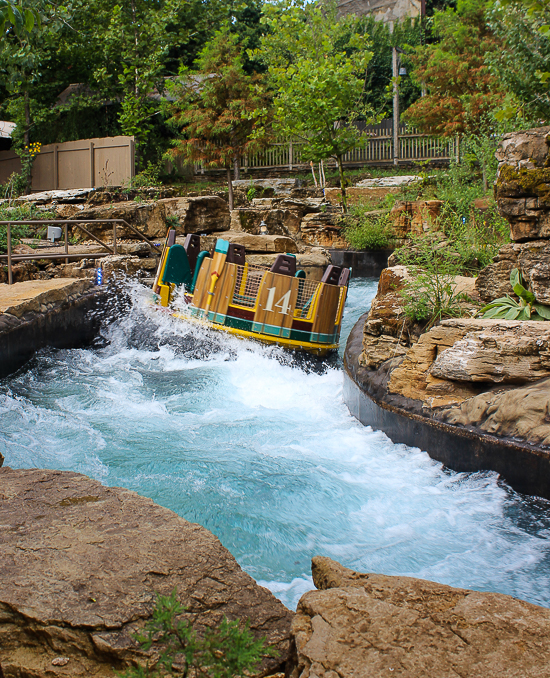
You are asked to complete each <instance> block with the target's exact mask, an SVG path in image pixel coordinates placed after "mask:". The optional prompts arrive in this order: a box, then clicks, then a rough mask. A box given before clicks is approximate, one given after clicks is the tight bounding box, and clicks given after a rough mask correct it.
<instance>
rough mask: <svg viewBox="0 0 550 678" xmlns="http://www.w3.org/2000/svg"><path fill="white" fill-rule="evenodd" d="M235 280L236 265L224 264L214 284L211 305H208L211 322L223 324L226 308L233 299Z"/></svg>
mask: <svg viewBox="0 0 550 678" xmlns="http://www.w3.org/2000/svg"><path fill="white" fill-rule="evenodd" d="M236 279H237V266H236V264H225V266H224V268H223V271H222V274H221V276H220V278H219V280H218V282H217V283H216V287H215V289H214V297H213V298H212V304H211V305H210V311H211V313H210V314H209V319H210V320H212V321H213V322H215V323H223V322H224V321H225V316H226V315H227V307H228V306H229V302H230V301H231V299H232V298H233V290H234V288H235V282H236ZM205 303H206V302H205ZM212 314H213V315H212Z"/></svg>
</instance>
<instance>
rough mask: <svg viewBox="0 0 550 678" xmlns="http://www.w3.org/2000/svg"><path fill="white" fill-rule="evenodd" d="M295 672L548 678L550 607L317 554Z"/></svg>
mask: <svg viewBox="0 0 550 678" xmlns="http://www.w3.org/2000/svg"><path fill="white" fill-rule="evenodd" d="M312 572H313V581H314V583H315V586H316V587H317V589H319V590H317V591H309V592H308V593H305V594H304V595H303V596H302V598H301V599H300V602H299V604H298V610H297V614H296V617H295V618H294V621H293V623H292V632H293V635H294V636H295V642H296V651H297V666H296V667H295V668H294V670H293V672H292V674H291V678H337V677H338V678H371V677H372V678H375V677H376V678H379V677H381V676H394V677H397V676H403V677H404V678H427V677H429V678H451V677H455V676H456V677H457V678H458V676H460V677H461V678H481V677H483V678H497V677H498V678H542V676H550V645H549V643H548V636H549V634H550V610H548V609H546V608H542V607H538V606H537V605H532V604H530V603H526V602H524V601H521V600H517V599H515V598H512V597H510V596H505V595H502V594H500V593H479V592H477V591H468V590H465V589H455V588H452V587H450V586H445V585H443V584H436V583H434V582H430V581H425V580H423V579H413V578H411V577H388V576H385V575H381V574H361V573H358V572H354V571H353V570H349V569H347V568H345V567H343V566H342V565H340V564H339V563H337V562H335V561H333V560H330V559H329V558H319V557H318V558H314V559H313V562H312Z"/></svg>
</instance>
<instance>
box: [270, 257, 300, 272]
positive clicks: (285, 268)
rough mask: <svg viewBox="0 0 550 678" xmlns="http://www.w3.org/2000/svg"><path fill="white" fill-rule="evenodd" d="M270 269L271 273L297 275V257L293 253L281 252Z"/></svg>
mask: <svg viewBox="0 0 550 678" xmlns="http://www.w3.org/2000/svg"><path fill="white" fill-rule="evenodd" d="M269 270H270V271H271V273H280V274H282V275H290V276H292V277H294V276H295V275H296V257H295V256H293V255H292V254H279V255H278V256H277V258H276V259H275V262H274V264H273V266H272V267H271V268H270V269H269Z"/></svg>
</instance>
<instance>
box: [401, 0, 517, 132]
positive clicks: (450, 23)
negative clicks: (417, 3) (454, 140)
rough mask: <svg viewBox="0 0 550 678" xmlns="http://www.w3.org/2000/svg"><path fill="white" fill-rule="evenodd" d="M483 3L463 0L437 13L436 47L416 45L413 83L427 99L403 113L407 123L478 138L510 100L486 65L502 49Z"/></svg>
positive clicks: (416, 103)
mask: <svg viewBox="0 0 550 678" xmlns="http://www.w3.org/2000/svg"><path fill="white" fill-rule="evenodd" d="M485 8H486V5H485V2H484V0H458V2H457V8H456V10H453V9H447V10H445V11H444V12H436V13H435V14H434V18H433V26H434V28H433V30H434V34H435V36H436V37H437V38H438V39H439V41H438V42H437V43H434V44H428V45H424V46H420V47H417V48H416V49H415V54H414V55H413V56H411V57H410V59H411V61H412V63H413V65H414V72H413V74H412V77H413V79H414V80H415V81H416V82H417V83H418V84H419V85H421V84H422V85H424V86H425V87H426V88H427V95H426V96H424V97H422V98H421V99H419V100H418V101H416V102H415V103H414V104H412V106H410V107H409V108H408V109H407V110H406V111H405V113H404V115H403V117H404V118H405V120H407V121H408V122H410V123H411V124H413V125H415V126H416V127H418V128H420V129H421V130H423V131H426V132H433V133H436V134H440V135H442V136H453V135H455V134H464V133H466V134H470V133H471V134H479V133H480V132H482V131H483V130H485V129H486V127H487V125H488V123H489V122H490V120H491V118H492V115H493V113H494V112H495V111H496V110H498V109H499V108H501V107H502V105H503V102H504V101H505V98H506V89H505V87H504V85H503V83H502V82H501V81H500V80H499V79H498V78H497V77H495V75H494V74H493V73H492V72H491V70H490V68H489V66H488V65H487V63H486V59H487V58H488V55H490V54H492V53H494V52H496V51H497V50H500V49H501V41H500V40H499V39H498V38H497V37H495V35H494V34H493V32H492V31H491V30H490V29H489V28H488V27H487V25H486V21H485Z"/></svg>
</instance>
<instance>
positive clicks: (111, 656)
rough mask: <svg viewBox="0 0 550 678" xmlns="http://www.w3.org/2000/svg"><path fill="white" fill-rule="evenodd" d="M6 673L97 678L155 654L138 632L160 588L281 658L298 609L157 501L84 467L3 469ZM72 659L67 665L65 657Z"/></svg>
mask: <svg viewBox="0 0 550 678" xmlns="http://www.w3.org/2000/svg"><path fill="white" fill-rule="evenodd" d="M0 498H1V501H0V524H1V525H2V528H3V529H2V535H3V536H2V549H1V550H0V580H1V585H0V674H1V675H3V676H5V678H8V677H10V678H11V677H15V676H20V677H22V676H25V677H30V676H32V677H33V678H42V677H44V678H45V677H46V676H48V678H52V677H55V676H70V677H71V678H73V677H78V676H97V677H103V676H105V678H107V676H109V678H112V676H113V674H114V670H115V669H117V670H120V669H123V668H124V667H126V666H129V665H132V664H135V663H140V662H141V663H143V662H144V661H145V659H146V657H145V656H144V654H143V653H142V652H141V650H140V649H139V647H138V646H137V644H136V642H135V641H134V640H133V638H132V634H133V633H135V632H136V631H137V630H139V629H141V628H143V625H144V624H145V623H146V621H147V620H148V619H150V618H151V613H152V609H153V606H154V602H155V597H156V594H157V593H158V594H161V595H170V594H171V593H172V591H173V590H174V589H176V590H177V594H178V598H179V599H180V601H181V602H182V604H183V605H185V606H186V607H187V612H186V613H185V617H186V618H187V619H188V620H190V621H191V622H192V623H193V625H194V626H195V628H196V629H197V630H198V631H199V632H200V631H201V629H204V628H205V627H212V626H215V625H217V624H218V623H219V622H220V621H221V619H222V617H223V616H224V615H225V616H227V617H228V618H229V619H242V620H246V619H249V620H250V628H251V631H252V633H253V634H254V635H255V636H266V637H267V641H268V643H269V644H270V645H272V646H275V647H276V648H277V649H278V650H279V652H280V655H279V657H278V658H277V659H273V658H271V659H266V660H265V661H264V664H263V673H264V674H268V673H273V672H274V671H275V670H276V669H277V668H278V667H279V666H281V665H284V663H285V661H286V658H287V656H288V652H289V643H290V622H291V618H292V613H291V612H290V611H289V610H287V609H286V608H285V607H284V605H283V604H282V603H280V602H279V601H278V600H276V599H275V598H274V596H273V595H272V594H271V593H270V592H269V591H268V590H267V589H264V588H262V587H261V586H258V585H257V584H256V583H255V582H254V580H253V579H252V578H251V577H250V576H248V575H247V574H246V573H244V572H243V571H242V570H241V568H240V567H239V566H238V564H237V562H236V561H235V559H234V558H233V557H232V556H231V554H230V553H229V552H228V551H227V550H226V549H225V548H224V547H223V546H222V545H221V544H220V542H219V540H218V539H216V537H214V536H213V535H212V534H211V533H210V532H208V531H207V530H205V529H204V528H203V527H201V526H199V525H196V524H194V523H189V522H187V521H186V520H184V519H183V518H180V517H179V516H177V515H176V514H175V513H173V512H172V511H169V510H168V509H165V508H162V507H160V506H158V505H156V504H155V503H154V502H152V501H151V500H149V499H146V498H144V497H141V496H139V495H137V494H136V493H134V492H130V491H129V490H124V489H121V488H107V487H104V486H102V485H100V483H98V482H97V481H95V480H92V479H90V478H88V477H86V476H82V475H79V474H76V473H69V472H60V471H44V470H37V469H32V470H12V469H10V468H8V467H3V468H2V469H0ZM60 657H61V658H66V659H68V662H59V661H56V659H58V658H60Z"/></svg>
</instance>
